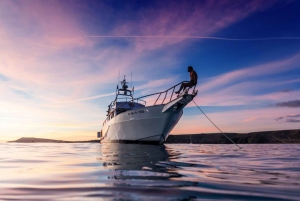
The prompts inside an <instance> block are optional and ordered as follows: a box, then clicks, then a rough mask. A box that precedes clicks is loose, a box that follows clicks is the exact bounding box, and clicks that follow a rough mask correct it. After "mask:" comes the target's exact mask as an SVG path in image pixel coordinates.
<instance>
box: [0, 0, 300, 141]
mask: <svg viewBox="0 0 300 201" xmlns="http://www.w3.org/2000/svg"><path fill="white" fill-rule="evenodd" d="M299 11H300V1H297V0H294V1H292V0H281V1H276V0H272V1H264V0H253V1H251V0H245V1H236V0H232V1H230V0H222V1H214V0H208V1H200V0H187V1H181V0H178V1H167V0H165V1H158V0H157V1H155V0H151V1H150V0H149V1H146V0H145V1H135V0H128V1H126V0H125V1H119V0H103V1H92V0H90V1H85V0H80V1H72V0H70V1H67V0H57V1H52V0H47V1H40V0H35V1H31V0H14V1H12V0H11V1H10V0H0V98H1V100H0V141H8V140H15V139H18V138H20V137H25V136H26V137H41V138H50V139H62V140H90V139H96V133H97V131H100V130H101V127H102V122H103V121H104V119H105V117H106V112H105V111H106V110H107V105H108V104H109V103H110V102H111V101H112V100H113V99H114V98H115V95H114V93H115V89H116V85H117V81H118V74H119V72H120V74H121V76H122V77H123V76H124V75H126V76H127V78H128V79H130V74H131V71H132V74H133V85H134V86H135V88H136V90H135V96H136V97H138V96H141V95H144V94H148V93H153V92H158V91H162V90H165V89H167V88H169V87H171V86H173V85H175V84H177V83H179V82H181V81H183V80H189V74H188V73H187V66H189V65H192V66H193V67H194V68H195V70H196V71H197V73H198V76H199V80H198V86H197V89H198V91H199V92H198V96H197V97H196V98H195V101H196V103H197V104H198V105H199V106H200V107H201V108H202V109H203V110H204V111H205V112H206V113H207V115H208V116H209V117H210V118H211V119H212V120H213V121H214V122H215V124H217V125H218V126H219V127H220V128H221V129H222V130H223V131H224V132H251V131H262V130H283V129H300V12H299ZM203 132H215V133H216V132H218V130H216V128H214V127H213V125H211V124H210V122H209V121H208V120H207V119H206V118H205V117H204V116H203V115H202V114H201V113H200V111H199V110H198V109H197V108H196V107H195V105H194V104H193V103H190V104H189V105H188V107H187V108H186V109H185V110H184V115H183V117H182V119H181V120H180V122H179V123H178V124H177V126H176V127H175V128H174V130H173V131H172V134H189V133H203Z"/></svg>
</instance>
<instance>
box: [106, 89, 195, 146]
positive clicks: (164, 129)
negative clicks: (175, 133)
mask: <svg viewBox="0 0 300 201" xmlns="http://www.w3.org/2000/svg"><path fill="white" fill-rule="evenodd" d="M193 98H194V95H191V94H185V95H183V96H181V97H179V98H177V99H175V100H173V101H171V102H169V103H167V104H161V105H154V106H150V107H143V108H138V109H134V110H128V111H126V112H123V113H121V114H119V115H117V116H116V117H114V118H112V119H110V120H109V121H107V122H106V123H105V125H104V126H103V128H102V132H101V133H102V137H101V139H100V142H101V143H105V142H131V143H155V144H161V143H164V142H165V141H166V140H167V138H168V135H169V134H170V132H171V131H172V129H173V128H174V127H175V125H176V124H177V122H178V121H179V119H180V117H181V115H182V113H183V112H182V110H183V108H184V107H185V106H186V105H187V104H188V103H189V102H190V101H191V100H192V99H193Z"/></svg>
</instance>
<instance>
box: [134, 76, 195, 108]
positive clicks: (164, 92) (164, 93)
mask: <svg viewBox="0 0 300 201" xmlns="http://www.w3.org/2000/svg"><path fill="white" fill-rule="evenodd" d="M187 82H188V81H183V82H180V83H178V84H176V85H174V86H173V87H171V88H169V89H167V90H166V91H162V92H157V93H154V94H149V95H146V96H141V97H139V98H135V99H134V100H142V98H147V97H150V96H155V95H158V97H157V99H156V101H155V102H154V104H153V105H156V103H157V101H158V100H159V98H160V97H161V96H163V97H164V98H163V101H162V102H161V103H160V104H164V102H165V100H166V98H167V95H168V93H169V92H170V91H172V93H171V96H170V99H169V102H171V101H172V100H174V99H176V98H177V97H176V96H175V98H174V99H172V98H173V95H174V91H175V88H176V87H177V86H178V85H181V84H182V83H187ZM196 86H197V85H195V86H192V87H187V88H186V89H185V92H186V93H188V92H189V90H190V89H191V88H193V92H195V88H196ZM142 101H143V100H142ZM144 102H145V103H146V101H144ZM145 105H146V104H145Z"/></svg>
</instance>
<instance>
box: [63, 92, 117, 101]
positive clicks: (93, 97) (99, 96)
mask: <svg viewBox="0 0 300 201" xmlns="http://www.w3.org/2000/svg"><path fill="white" fill-rule="evenodd" d="M115 94H116V93H115V92H114V93H109V94H102V95H97V96H90V97H86V98H80V99H75V100H66V101H60V102H57V103H72V102H80V101H86V100H93V99H97V98H103V97H107V96H112V95H115Z"/></svg>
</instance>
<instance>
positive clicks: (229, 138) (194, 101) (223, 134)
mask: <svg viewBox="0 0 300 201" xmlns="http://www.w3.org/2000/svg"><path fill="white" fill-rule="evenodd" d="M193 102H194V103H195V105H196V106H197V107H198V109H199V110H200V111H201V112H202V113H203V114H204V115H205V116H206V118H207V119H208V120H209V121H210V122H211V123H212V124H213V125H214V126H215V127H216V128H217V129H218V130H219V131H220V132H221V133H222V134H223V135H225V133H223V131H221V129H219V127H218V126H217V125H216V124H215V123H214V122H213V121H212V120H210V118H208V116H207V115H206V114H205V113H204V112H203V111H202V110H201V108H200V107H199V106H198V105H197V103H196V102H195V101H194V100H193ZM225 137H227V139H228V140H230V141H231V142H232V143H233V144H235V145H236V146H237V147H238V148H240V149H242V147H240V146H239V145H237V144H236V143H235V142H234V141H232V140H231V139H230V138H229V137H228V136H227V135H225Z"/></svg>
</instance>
